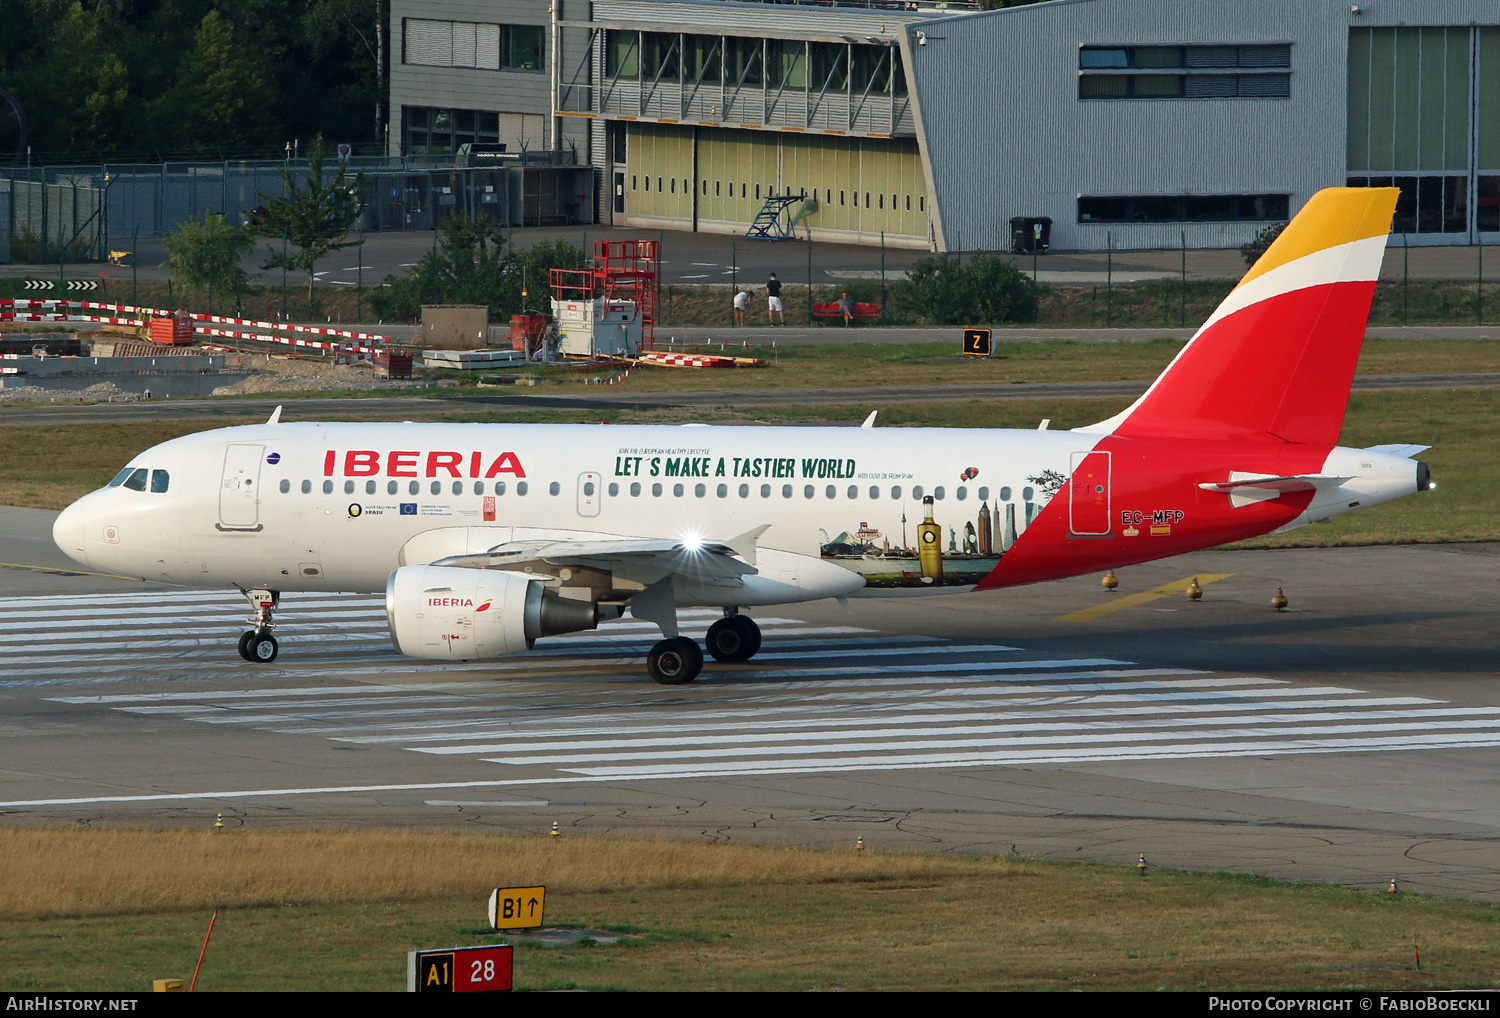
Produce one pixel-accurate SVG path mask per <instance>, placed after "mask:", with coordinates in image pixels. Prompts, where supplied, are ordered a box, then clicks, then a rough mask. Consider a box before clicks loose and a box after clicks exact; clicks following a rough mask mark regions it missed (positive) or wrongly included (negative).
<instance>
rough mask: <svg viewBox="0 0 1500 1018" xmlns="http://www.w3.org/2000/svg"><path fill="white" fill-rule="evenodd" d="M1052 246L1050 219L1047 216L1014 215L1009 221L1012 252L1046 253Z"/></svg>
mask: <svg viewBox="0 0 1500 1018" xmlns="http://www.w3.org/2000/svg"><path fill="white" fill-rule="evenodd" d="M1051 246H1052V220H1051V219H1050V218H1048V217H1047V216H1014V217H1012V218H1011V221H1010V249H1011V252H1012V253H1014V254H1031V253H1032V252H1033V251H1036V252H1038V253H1040V254H1046V253H1047V249H1048V248H1050V247H1051Z"/></svg>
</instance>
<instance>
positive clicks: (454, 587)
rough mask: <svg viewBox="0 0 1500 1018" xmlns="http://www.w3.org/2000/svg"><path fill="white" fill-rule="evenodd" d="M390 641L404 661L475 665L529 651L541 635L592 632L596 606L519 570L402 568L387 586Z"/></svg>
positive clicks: (386, 597)
mask: <svg viewBox="0 0 1500 1018" xmlns="http://www.w3.org/2000/svg"><path fill="white" fill-rule="evenodd" d="M385 613H386V618H387V619H388V621H389V622H390V627H391V642H392V643H394V644H395V645H396V650H397V651H398V652H400V653H402V654H405V655H407V656H408V657H420V658H430V659H435V660H440V661H475V660H482V659H487V658H496V657H503V656H505V655H506V654H514V653H516V652H517V651H522V650H529V649H530V648H531V645H532V643H533V642H535V640H536V639H537V637H539V636H555V635H557V634H559V633H573V632H577V631H579V630H582V629H593V628H595V627H596V626H597V625H598V624H599V608H598V606H597V605H595V604H593V603H592V602H589V601H575V600H571V599H568V598H563V597H559V596H558V595H557V594H556V593H555V592H553V591H551V590H548V589H547V588H546V586H545V585H544V584H543V583H542V581H541V580H540V579H538V578H535V577H532V576H527V575H526V574H524V573H509V572H503V571H496V570H489V569H460V568H455V567H451V566H426V565H422V566H402V567H401V568H400V569H397V570H396V571H395V572H393V573H391V576H390V579H389V580H387V581H386V586H385Z"/></svg>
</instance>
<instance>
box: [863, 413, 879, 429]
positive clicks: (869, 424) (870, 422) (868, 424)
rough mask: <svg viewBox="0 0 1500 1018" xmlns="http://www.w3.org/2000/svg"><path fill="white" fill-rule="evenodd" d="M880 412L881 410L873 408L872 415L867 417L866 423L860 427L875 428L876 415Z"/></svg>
mask: <svg viewBox="0 0 1500 1018" xmlns="http://www.w3.org/2000/svg"><path fill="white" fill-rule="evenodd" d="M878 413H880V411H879V410H871V411H870V416H869V417H866V418H865V423H863V424H861V425H860V427H861V428H873V427H875V415H876V414H878Z"/></svg>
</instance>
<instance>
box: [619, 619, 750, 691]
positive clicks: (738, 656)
mask: <svg viewBox="0 0 1500 1018" xmlns="http://www.w3.org/2000/svg"><path fill="white" fill-rule="evenodd" d="M704 642H705V644H706V645H707V647H708V652H709V653H710V654H712V655H713V657H714V660H716V661H723V662H725V663H726V664H733V663H735V662H739V661H748V660H750V659H751V658H752V657H754V656H755V653H756V651H758V650H760V626H757V625H756V624H755V621H754V620H753V619H751V618H750V617H749V616H746V615H741V614H740V613H739V609H737V608H727V609H725V613H724V617H723V618H722V619H720V620H719V621H717V622H715V623H714V624H713V625H712V626H709V627H708V636H707V638H706V640H705V641H704ZM646 670H647V671H649V672H650V673H651V677H652V678H653V679H655V680H656V681H657V682H660V683H661V684H662V685H665V686H680V685H683V684H684V683H688V682H692V681H693V680H694V679H696V678H697V677H698V673H699V672H701V671H702V670H703V651H701V650H699V649H698V645H697V644H696V643H694V642H693V641H692V640H690V639H688V638H687V637H686V636H674V637H670V638H668V639H665V640H662V641H661V642H659V643H658V644H657V645H656V646H654V647H652V648H651V653H650V655H648V656H647V658H646Z"/></svg>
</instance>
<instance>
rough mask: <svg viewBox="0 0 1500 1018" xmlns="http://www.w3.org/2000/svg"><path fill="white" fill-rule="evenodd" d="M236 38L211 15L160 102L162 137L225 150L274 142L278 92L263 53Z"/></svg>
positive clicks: (228, 26)
mask: <svg viewBox="0 0 1500 1018" xmlns="http://www.w3.org/2000/svg"><path fill="white" fill-rule="evenodd" d="M235 35H236V33H235V30H234V26H233V25H232V24H230V22H229V21H228V20H227V19H226V18H225V17H223V16H222V15H221V14H219V12H218V11H209V12H208V14H207V15H206V16H205V17H204V18H203V21H202V23H201V24H199V26H198V32H197V35H196V36H195V37H194V40H193V48H192V50H191V51H190V52H189V53H188V54H187V56H186V57H185V58H184V59H183V61H182V64H181V66H180V67H179V69H178V72H177V80H176V81H175V82H174V83H173V85H172V87H171V88H170V89H169V90H168V91H167V93H166V94H165V95H163V96H162V98H161V101H160V103H159V104H158V119H159V120H160V121H161V122H162V133H164V134H165V133H171V134H173V135H175V136H176V137H178V138H180V139H181V140H182V144H183V146H184V147H192V148H199V149H209V150H213V151H216V152H224V151H234V150H240V149H245V148H249V147H251V146H254V145H257V144H259V145H264V144H267V143H268V142H270V141H271V132H270V123H271V120H270V115H271V109H272V106H273V104H274V103H275V100H276V94H275V90H274V89H273V88H272V86H271V83H270V80H269V78H268V77H267V75H266V72H265V70H264V67H263V57H262V55H261V54H260V53H259V52H257V51H256V50H255V49H253V48H251V47H248V46H242V45H240V42H239V40H237V39H236V38H235Z"/></svg>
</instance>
